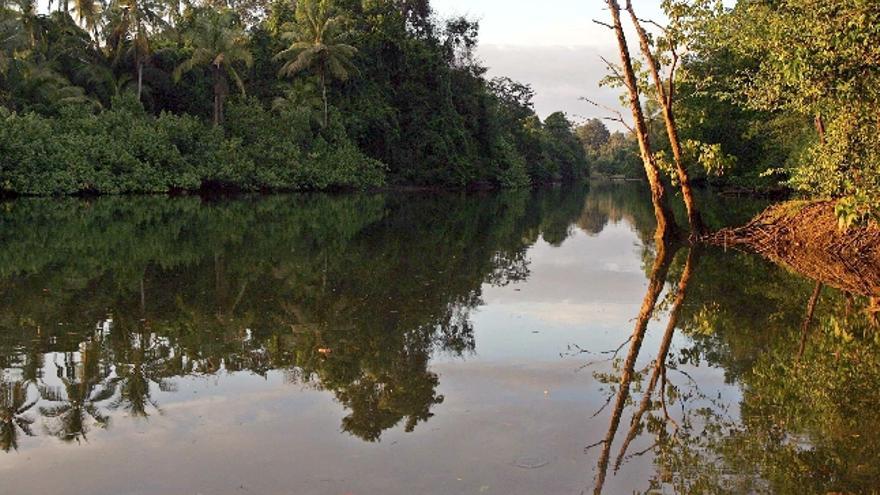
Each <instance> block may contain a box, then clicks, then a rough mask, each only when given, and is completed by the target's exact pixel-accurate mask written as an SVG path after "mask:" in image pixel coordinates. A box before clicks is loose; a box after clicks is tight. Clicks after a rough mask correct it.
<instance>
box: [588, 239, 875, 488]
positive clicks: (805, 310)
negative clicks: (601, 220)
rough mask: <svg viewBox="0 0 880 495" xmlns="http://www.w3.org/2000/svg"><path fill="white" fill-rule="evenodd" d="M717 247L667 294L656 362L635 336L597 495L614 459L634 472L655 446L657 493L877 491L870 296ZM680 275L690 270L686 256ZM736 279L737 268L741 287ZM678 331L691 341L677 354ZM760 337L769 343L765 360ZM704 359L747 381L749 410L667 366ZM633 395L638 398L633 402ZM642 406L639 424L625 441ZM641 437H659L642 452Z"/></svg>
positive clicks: (743, 384)
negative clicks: (633, 464) (640, 364)
mask: <svg viewBox="0 0 880 495" xmlns="http://www.w3.org/2000/svg"><path fill="white" fill-rule="evenodd" d="M661 254H662V252H661ZM704 256H707V257H708V258H709V259H708V260H704V262H703V263H701V269H700V270H695V266H694V265H695V260H694V258H695V254H694V253H690V254H689V255H688V257H687V260H686V261H685V263H684V268H683V269H682V270H681V272H680V278H679V279H678V288H677V290H676V291H674V292H672V293H670V296H669V299H667V302H668V303H669V304H670V305H669V306H666V308H667V309H668V311H669V321H668V324H667V326H666V329H665V333H664V334H663V337H662V339H661V343H660V346H659V349H658V350H657V356H656V358H655V359H654V360H653V361H652V362H651V363H650V364H648V365H647V366H646V367H644V368H641V369H640V368H637V367H635V366H634V365H633V364H634V363H635V358H634V357H633V354H634V353H635V354H636V355H637V354H638V352H639V349H638V345H637V341H636V340H634V341H633V342H634V344H632V345H631V347H630V350H629V353H628V355H627V358H626V360H624V361H623V362H622V363H621V364H620V368H619V371H620V374H619V375H617V376H614V375H608V376H607V377H605V378H606V381H608V383H615V384H616V386H617V390H616V394H614V395H612V397H611V398H610V399H609V400H610V401H614V402H613V404H614V410H613V411H612V414H611V418H612V420H611V422H610V424H609V430H608V434H607V435H606V437H605V439H604V440H603V441H601V442H599V443H598V444H595V445H600V446H601V447H602V452H601V454H600V460H599V468H600V469H599V472H598V475H597V478H596V481H597V484H596V487H595V491H596V493H598V492H600V491H601V489H602V485H603V484H604V481H605V473H606V471H607V470H608V469H609V468H610V467H611V466H613V469H614V471H615V472H616V471H617V470H618V469H626V464H627V462H628V461H630V460H632V459H634V458H636V457H639V456H641V455H645V454H650V455H651V456H652V458H653V462H654V464H655V466H656V474H655V476H653V477H652V478H651V479H650V480H648V483H649V485H648V486H649V489H651V490H664V489H669V490H672V491H675V492H676V493H679V492H681V493H828V492H843V493H863V492H870V491H871V490H872V489H873V488H874V487H875V486H876V481H877V480H878V479H880V471H878V469H877V466H878V465H880V462H878V461H880V448H878V447H877V446H878V445H880V432H878V431H877V429H876V424H878V423H880V416H878V411H880V358H878V356H880V338H878V335H880V329H878V326H877V324H876V322H875V321H874V320H873V319H872V318H871V316H872V313H871V312H870V305H871V302H870V300H869V298H867V297H864V296H852V295H848V294H845V293H840V292H836V291H833V290H831V289H827V288H826V289H824V290H823V289H822V288H821V286H820V285H819V284H815V283H812V284H811V283H810V282H809V281H805V280H802V279H799V278H798V277H795V276H793V275H791V274H788V273H786V272H784V271H782V270H778V269H775V268H773V267H772V266H771V265H769V264H768V263H766V262H764V261H762V260H761V259H759V258H757V257H749V256H745V255H739V254H734V255H731V254H729V253H728V254H725V255H723V256H722V255H721V253H716V252H711V251H710V252H708V253H705V254H704ZM659 258H662V256H659ZM656 267H657V264H655V268H656ZM669 272H670V273H671V274H673V277H674V276H675V273H676V272H678V268H676V266H675V263H673V267H672V268H671V269H670V270H669ZM655 274H656V270H654V271H653V272H652V282H653V280H654V277H653V275H655ZM719 274H725V276H720V275H719ZM730 274H735V276H736V277H738V280H737V283H736V284H734V285H733V288H732V286H731V284H730V283H728V282H727V279H728V278H729V276H731V275H730ZM760 284H763V285H760ZM652 292H653V291H651V290H649V292H648V295H647V297H646V302H647V303H650V301H651V299H653V295H652ZM685 294H687V302H686V303H685V302H684V301H685ZM768 298H769V299H768ZM664 304H666V303H664ZM641 321H642V318H639V320H638V322H639V324H637V325H636V333H635V334H634V337H637V334H638V333H639V331H640V329H641V326H640V323H641ZM677 329H680V330H681V331H682V332H683V333H685V334H686V335H687V336H688V337H689V340H690V343H689V346H688V347H685V348H682V349H678V350H677V351H675V352H673V351H671V350H670V342H671V339H672V336H673V334H674V332H675V331H676V330H677ZM756 346H759V347H760V348H761V349H763V351H762V352H761V353H760V354H758V355H757V356H756V355H755V353H754V349H755V347H756ZM700 362H708V363H709V364H711V365H715V366H719V367H723V368H724V369H725V370H726V371H727V375H728V380H730V381H731V382H735V383H737V384H738V385H739V387H740V388H741V390H742V393H743V395H742V400H741V402H740V404H739V410H738V415H733V416H730V415H729V414H728V408H730V405H729V404H726V403H725V402H724V401H723V400H721V399H720V398H719V397H715V396H714V395H712V396H708V395H706V394H704V393H703V392H701V391H700V390H699V388H698V384H697V383H696V382H693V381H692V380H691V379H690V378H688V375H683V376H685V377H686V378H687V380H688V381H687V382H685V383H681V384H673V383H672V382H671V381H668V380H666V378H665V375H666V371H667V369H671V368H673V367H678V366H679V365H681V364H688V363H690V364H698V363H700ZM597 376H599V377H600V378H601V375H597ZM633 390H637V391H638V393H640V394H641V396H640V398H639V399H633V400H630V399H629V396H630V395H634V394H633V393H632V391H633ZM615 399H616V400H615ZM673 404H674V405H675V406H676V407H675V411H672V407H671V406H672V405H673ZM630 406H631V407H632V408H633V414H632V419H631V421H630V422H629V423H628V425H627V426H624V427H622V428H620V429H624V431H626V434H625V436H623V437H620V436H619V435H617V433H618V429H619V427H620V423H621V422H622V421H621V420H622V417H623V416H624V412H625V410H626V408H627V407H630ZM671 412H672V413H674V414H670V413H671ZM616 436H617V437H618V438H617V442H616V443H615V437H616ZM641 436H646V437H647V442H642V443H641V444H640V445H639V446H638V447H637V448H634V445H636V440H637V439H638V438H639V437H641ZM612 443H614V447H615V448H612V447H613V446H612ZM615 452H616V454H614V453H615ZM612 455H616V456H615V457H612ZM612 459H613V460H614V462H613V463H612V462H611V460H612Z"/></svg>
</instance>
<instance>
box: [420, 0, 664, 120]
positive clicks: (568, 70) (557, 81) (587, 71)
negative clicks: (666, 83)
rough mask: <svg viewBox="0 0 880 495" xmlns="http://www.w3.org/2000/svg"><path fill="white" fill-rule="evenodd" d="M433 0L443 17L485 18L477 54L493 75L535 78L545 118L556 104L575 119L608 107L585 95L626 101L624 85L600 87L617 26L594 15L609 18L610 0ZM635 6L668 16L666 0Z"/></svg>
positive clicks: (644, 0)
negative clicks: (606, 24) (662, 8)
mask: <svg viewBox="0 0 880 495" xmlns="http://www.w3.org/2000/svg"><path fill="white" fill-rule="evenodd" d="M431 5H432V6H433V8H434V10H435V12H436V13H437V14H438V15H439V16H440V17H452V16H455V15H466V16H467V17H469V18H472V19H477V20H479V21H480V47H479V49H478V51H477V54H478V56H479V58H480V59H481V60H482V61H483V63H484V64H485V65H486V66H488V67H489V75H490V76H492V77H494V76H508V77H510V78H512V79H515V80H517V81H520V82H524V83H528V84H530V85H531V86H532V87H533V88H534V89H535V92H536V95H535V110H537V112H538V114H539V115H540V116H541V117H542V118H543V117H546V116H547V115H549V114H550V113H552V112H555V111H557V110H562V111H564V112H566V113H567V114H568V115H569V117H570V118H572V119H573V120H581V119H583V118H589V117H602V116H606V115H607V114H608V112H607V111H604V110H601V109H597V108H596V107H594V106H592V105H590V104H589V103H586V102H584V101H580V100H579V98H581V97H588V98H590V99H592V100H596V101H599V102H601V103H603V104H606V105H609V106H615V107H619V100H618V96H619V94H620V90H617V89H608V88H599V86H598V83H599V80H600V79H602V77H604V75H605V65H604V63H603V62H602V61H601V59H600V56H605V57H606V58H608V59H609V60H611V61H616V60H617V48H616V44H615V39H614V35H613V33H612V32H611V31H609V30H608V29H607V28H604V27H602V26H598V25H596V24H594V23H593V21H592V20H593V19H599V20H601V21H606V22H609V21H610V16H609V14H608V11H607V10H606V8H605V1H604V0H544V1H541V2H535V1H534V0H531V1H526V0H432V2H431ZM634 5H635V7H636V9H638V10H637V13H638V14H639V17H646V18H652V19H658V20H659V19H662V14H661V11H660V7H659V5H660V0H635V2H634ZM633 41H634V40H633ZM631 45H632V42H631ZM635 46H636V45H633V47H635ZM612 124H613V123H610V122H609V123H608V125H609V127H612V128H617V126H615V125H612Z"/></svg>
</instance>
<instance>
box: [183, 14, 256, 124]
mask: <svg viewBox="0 0 880 495" xmlns="http://www.w3.org/2000/svg"><path fill="white" fill-rule="evenodd" d="M190 43H191V44H192V47H193V53H192V55H191V56H190V58H189V59H188V60H186V61H185V62H183V63H182V64H180V65H179V66H178V67H177V68H176V69H174V79H175V80H178V81H179V80H180V77H181V75H183V73H185V72H189V71H190V70H192V69H194V68H195V67H199V66H203V65H209V66H210V68H211V76H212V78H213V81H214V125H220V123H221V122H222V121H223V100H224V99H225V98H226V95H227V94H228V93H229V88H228V83H227V80H226V79H227V77H228V78H230V79H232V80H233V82H235V85H236V86H238V89H239V90H240V91H241V94H242V96H244V94H245V90H244V83H243V82H242V80H241V77H240V76H239V75H238V72H237V71H236V70H235V64H236V63H238V62H243V63H244V64H245V65H246V66H247V67H250V66H252V65H253V63H254V58H253V56H252V55H251V52H250V51H249V50H248V48H247V37H246V36H245V34H244V31H243V30H242V28H241V25H240V24H239V22H238V18H237V17H236V15H235V14H234V13H233V12H232V11H230V10H224V11H222V12H214V11H205V12H203V13H202V14H201V15H200V16H199V17H198V18H197V19H196V23H195V26H194V27H193V29H192V31H191V33H190Z"/></svg>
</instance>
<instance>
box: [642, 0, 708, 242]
mask: <svg viewBox="0 0 880 495" xmlns="http://www.w3.org/2000/svg"><path fill="white" fill-rule="evenodd" d="M626 10H627V11H628V12H629V15H630V18H631V19H632V23H633V26H635V28H636V33H637V34H638V36H639V46H640V47H641V49H642V55H644V57H645V60H646V61H647V65H648V72H649V73H650V74H651V79H652V80H653V81H654V88H655V89H656V91H657V101H658V102H659V103H660V110H661V113H662V115H663V122H664V123H665V124H666V134H667V136H668V137H669V147H670V148H671V149H672V158H673V163H674V165H675V172H676V174H677V175H678V182H679V185H680V187H681V195H682V197H683V198H684V204H685V208H686V209H687V215H688V223H689V224H690V226H691V233H692V234H693V235H694V236H700V235H702V234H703V233H704V230H705V228H704V226H703V219H702V218H701V217H700V211H699V210H698V209H697V205H696V201H695V199H694V193H693V189H692V188H691V179H690V174H688V171H687V168H686V167H685V165H684V163H683V161H682V150H681V141H680V139H679V136H678V126H677V125H676V123H675V113H674V112H673V109H672V102H673V98H674V95H675V71H676V68H677V65H678V53H677V52H676V48H675V43H676V42H675V40H672V39H670V40H669V43H668V44H669V51H670V54H671V60H672V62H671V63H670V66H669V75H668V78H667V80H666V84H665V85H664V82H663V77H662V76H661V75H660V62H659V60H658V59H657V57H656V56H655V55H654V52H652V51H651V43H650V40H649V38H648V33H647V32H646V31H645V29H644V27H642V23H641V21H640V20H639V17H638V16H637V15H636V11H635V9H634V8H633V5H632V0H626Z"/></svg>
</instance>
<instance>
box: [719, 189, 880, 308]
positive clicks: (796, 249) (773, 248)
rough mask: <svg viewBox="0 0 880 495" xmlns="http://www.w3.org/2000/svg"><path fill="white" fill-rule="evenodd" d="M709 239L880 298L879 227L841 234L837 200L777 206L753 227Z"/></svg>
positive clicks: (759, 218) (853, 290)
mask: <svg viewBox="0 0 880 495" xmlns="http://www.w3.org/2000/svg"><path fill="white" fill-rule="evenodd" d="M705 240H706V241H707V242H708V243H710V244H714V245H718V246H725V247H734V248H739V249H746V250H749V251H754V252H757V253H759V254H761V255H763V256H765V257H766V258H769V259H770V260H772V261H774V262H776V263H779V264H781V265H783V266H786V267H788V268H790V269H792V270H794V271H796V272H798V273H801V274H803V275H806V276H808V277H810V278H812V279H814V280H817V281H819V282H822V283H824V284H826V285H829V286H832V287H836V288H838V289H842V290H845V291H847V292H851V293H854V294H861V295H865V296H868V297H880V227H878V226H877V225H876V224H872V225H868V226H861V227H853V228H850V229H849V230H848V231H846V232H843V231H841V230H840V229H839V228H838V226H837V218H836V216H835V214H834V202H833V201H812V202H805V201H790V202H785V203H780V204H776V205H773V206H771V207H769V208H767V209H766V210H764V211H763V212H762V213H761V214H759V215H758V216H756V217H755V218H754V219H753V220H752V221H751V222H749V223H748V224H746V225H744V226H742V227H737V228H730V229H723V230H720V231H718V232H715V233H714V234H711V235H709V236H708V237H707V238H706V239H705Z"/></svg>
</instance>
